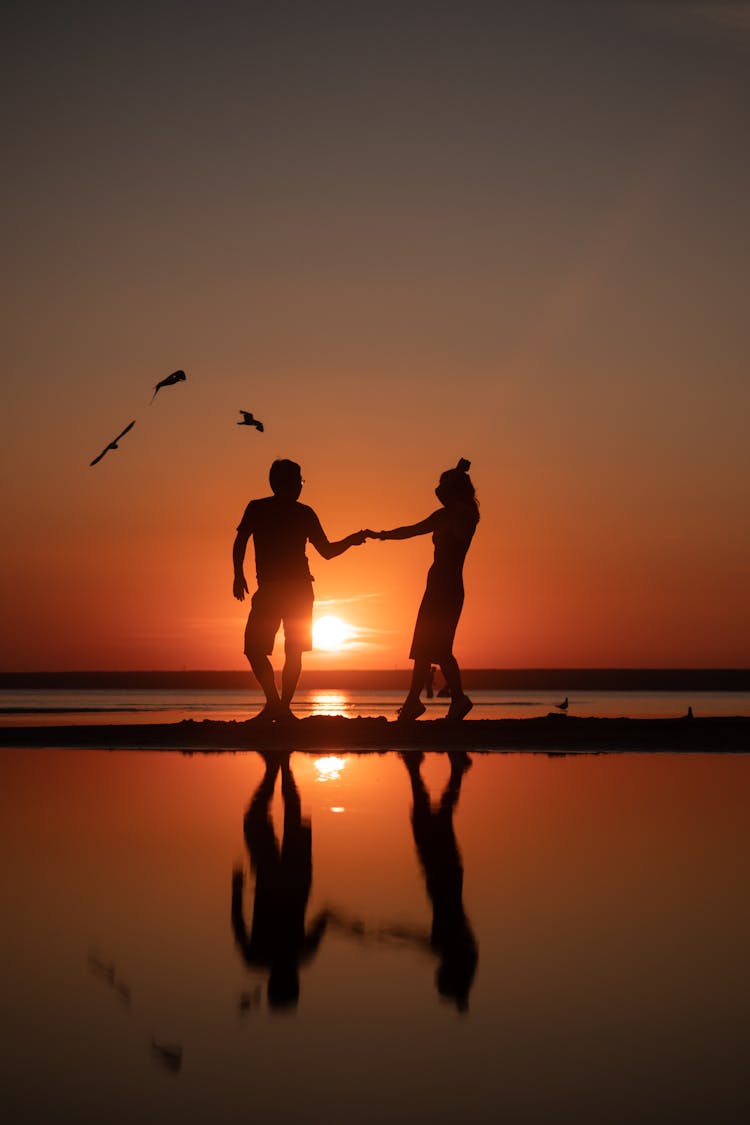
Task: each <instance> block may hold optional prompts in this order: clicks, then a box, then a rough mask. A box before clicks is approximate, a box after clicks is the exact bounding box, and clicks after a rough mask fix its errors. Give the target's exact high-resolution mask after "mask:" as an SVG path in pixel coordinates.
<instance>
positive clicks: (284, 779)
mask: <svg viewBox="0 0 750 1125" xmlns="http://www.w3.org/2000/svg"><path fill="white" fill-rule="evenodd" d="M279 772H281V793H282V796H283V798H284V833H283V837H282V842H281V847H280V848H279V845H278V842H277V840H276V835H275V833H274V830H273V824H272V823H271V809H270V804H271V798H272V796H273V791H274V789H275V787H276V779H277V777H278V775H279ZM244 827H245V842H246V844H247V849H248V853H249V856H250V866H251V867H252V869H253V870H254V872H255V900H254V904H253V921H252V925H251V927H250V932H249V933H248V930H247V926H246V924H245V918H244V915H243V911H242V891H243V881H244V880H243V875H242V871H241V870H240V869H237V870H235V871H234V872H233V874H232V929H233V931H234V936H235V940H236V942H237V945H238V947H239V949H240V952H241V953H242V956H243V958H244V960H245V962H246V964H247V965H248V966H250V967H251V968H262V969H267V970H268V971H269V977H268V1002H269V1004H270V1005H271V1007H273V1008H284V1007H291V1006H294V1005H296V1003H297V1000H298V999H299V967H300V965H301V964H304V963H305V962H306V961H309V960H311V959H312V957H313V956H314V955H315V953H316V952H317V949H318V946H319V945H320V941H321V939H322V937H323V933H324V931H325V928H326V924H327V921H328V917H327V915H326V914H325V913H322V914H319V915H318V916H317V917H316V918H315V919H313V921H312V923H311V925H310V928H309V930H305V911H306V910H307V900H308V897H309V895H310V887H311V885H312V832H311V829H310V824H309V822H303V820H302V810H301V805H300V799H299V793H298V791H297V786H296V785H295V783H294V778H293V776H292V771H291V769H290V767H289V755H288V754H285V755H281V756H276V757H273V758H272V757H271V756H268V757H266V772H265V775H264V777H263V779H262V780H261V782H260V784H259V786H258V788H257V790H256V791H255V794H254V795H253V798H252V800H251V802H250V804H249V806H248V809H247V812H246V813H245V824H244Z"/></svg>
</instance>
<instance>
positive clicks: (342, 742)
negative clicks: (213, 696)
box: [0, 714, 750, 753]
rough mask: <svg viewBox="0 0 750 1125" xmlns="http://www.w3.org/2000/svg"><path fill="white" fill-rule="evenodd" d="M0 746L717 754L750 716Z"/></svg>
mask: <svg viewBox="0 0 750 1125" xmlns="http://www.w3.org/2000/svg"><path fill="white" fill-rule="evenodd" d="M0 746H13V747H18V748H25V747H78V748H87V747H95V748H98V749H112V750H125V749H133V750H180V751H183V752H188V753H189V752H192V751H199V752H200V751H221V750H230V751H231V750H311V751H326V750H343V751H386V750H408V749H420V750H487V751H492V750H494V751H542V752H546V753H577V752H588V753H602V752H614V751H644V752H648V753H654V752H659V751H666V752H670V753H675V752H679V753H696V752H712V751H713V752H722V753H747V752H748V751H749V750H750V717H748V716H735V717H706V718H700V717H698V718H692V719H688V718H681V719H626V718H617V719H599V718H579V717H576V716H570V715H556V714H554V715H547V716H544V717H542V718H533V719H474V720H472V719H464V721H463V722H457V723H450V722H447V721H446V720H445V719H421V720H419V721H418V722H414V723H409V724H405V725H401V724H399V723H396V722H388V721H387V720H386V719H384V718H356V719H346V718H344V717H343V716H339V715H314V716H311V717H309V718H306V719H300V720H298V721H297V722H294V723H290V724H284V725H282V726H279V725H268V724H265V723H259V722H256V721H253V720H252V719H250V720H247V721H245V722H234V721H232V722H217V721H214V720H210V719H203V720H198V721H196V720H193V719H187V720H184V721H182V722H179V723H153V724H125V725H117V726H115V725H107V726H90V725H86V726H39V727H30V726H22V727H21V726H19V727H0Z"/></svg>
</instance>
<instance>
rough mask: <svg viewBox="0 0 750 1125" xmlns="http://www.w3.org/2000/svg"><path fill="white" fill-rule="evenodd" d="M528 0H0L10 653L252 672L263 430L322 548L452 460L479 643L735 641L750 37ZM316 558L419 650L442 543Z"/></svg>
mask: <svg viewBox="0 0 750 1125" xmlns="http://www.w3.org/2000/svg"><path fill="white" fill-rule="evenodd" d="M524 7H525V6H520V8H518V9H514V8H513V6H501V7H499V8H498V9H497V10H495V9H494V8H492V7H491V6H487V7H485V6H483V5H477V6H476V8H474V7H472V6H471V5H469V7H468V8H467V7H466V6H465V5H461V6H459V5H455V6H454V5H450V4H449V5H445V6H444V7H443V6H437V7H435V6H431V7H428V8H424V9H423V8H422V7H421V6H420V5H419V4H414V5H409V4H406V5H403V6H399V12H398V13H397V12H396V9H395V8H394V9H393V10H391V9H389V8H387V7H386V8H382V6H377V5H369V4H364V5H362V6H361V8H358V9H357V14H356V18H355V16H354V14H353V13H352V11H350V10H349V9H348V8H347V7H346V6H341V5H336V4H328V3H322V4H321V5H320V6H319V7H318V6H317V5H316V6H315V10H316V12H317V16H318V18H317V19H316V20H313V19H312V18H311V16H310V15H309V13H308V14H307V15H305V14H304V12H300V13H297V15H296V17H295V18H294V19H292V16H291V14H290V12H291V10H289V11H287V10H286V9H285V8H283V6H282V7H281V8H280V9H279V10H278V11H274V12H266V13H264V14H263V16H262V18H261V17H260V16H258V15H257V13H255V17H254V18H253V19H251V18H250V16H249V14H248V13H249V12H250V9H249V8H248V9H247V11H244V10H241V8H238V7H236V6H234V5H219V6H217V7H216V8H215V9H213V10H212V12H211V13H209V12H208V9H206V11H203V10H198V8H197V7H196V9H195V10H193V6H190V5H188V6H186V8H185V10H184V12H183V17H182V20H181V21H180V22H178V23H177V24H174V23H173V22H172V20H171V18H170V16H169V12H170V9H169V8H168V6H167V5H163V4H161V3H156V4H153V5H149V6H147V7H146V6H141V5H138V4H134V5H132V6H131V7H129V8H128V10H127V11H124V10H123V11H122V12H119V13H116V14H113V13H111V12H109V11H102V12H99V13H92V12H91V11H90V10H89V9H86V8H85V7H84V6H79V5H77V4H75V3H74V4H72V5H71V7H70V12H69V18H68V17H66V22H63V21H62V19H61V18H60V16H59V15H57V14H56V12H57V9H56V8H55V7H54V6H52V5H50V6H49V7H48V8H47V7H45V5H40V6H38V7H35V9H34V12H35V13H36V14H35V15H29V14H26V15H25V14H24V12H23V10H21V9H19V11H18V12H17V13H16V14H15V16H14V22H13V26H12V34H11V37H10V39H11V42H10V52H11V53H10V55H9V57H8V61H7V68H6V69H7V73H8V74H9V75H10V78H9V80H10V82H11V88H12V89H13V90H14V91H15V95H16V96H15V98H14V99H11V100H10V102H9V103H8V104H9V105H10V106H11V108H10V110H9V108H8V105H6V108H5V113H6V115H8V114H9V115H10V117H9V126H10V137H11V143H12V146H13V151H14V155H15V160H14V161H13V162H12V164H11V174H10V176H9V178H8V181H7V182H6V184H5V185H4V187H3V197H4V206H3V212H2V213H3V216H4V221H5V222H6V223H7V224H8V227H9V233H8V236H7V239H6V241H7V242H8V243H9V245H10V248H11V254H10V257H9V258H8V260H7V263H6V267H5V270H6V274H7V276H6V278H5V281H6V291H7V294H8V299H7V301H6V307H7V309H8V313H9V317H8V319H9V325H10V329H9V332H8V334H7V340H8V345H7V347H6V348H5V349H4V353H3V370H4V379H3V384H2V390H1V391H0V394H1V395H2V400H1V402H0V406H2V414H1V415H0V417H1V419H2V423H1V424H2V433H3V441H2V450H1V451H0V457H2V464H3V480H4V483H5V487H4V489H3V494H2V499H1V500H0V504H1V511H2V526H3V528H4V535H3V551H2V556H1V557H0V575H1V579H2V580H1V582H0V591H1V593H0V597H1V598H2V622H3V629H2V643H1V644H0V669H4V670H39V669H49V670H55V669H83V668H86V669H95V668H111V669H127V668H133V669H151V668H153V669H159V668H175V669H179V668H217V669H224V668H238V667H242V666H243V663H244V658H243V656H242V629H243V623H244V617H245V613H246V609H245V608H243V607H242V606H240V605H239V604H238V603H236V602H235V601H234V600H233V599H232V597H231V559H230V552H231V544H232V538H233V534H234V528H235V526H236V524H237V522H238V521H239V518H240V516H241V514H242V511H243V509H244V506H245V504H246V503H247V501H248V500H249V499H250V498H251V497H253V496H259V495H264V494H266V493H267V491H268V489H267V471H268V466H269V464H270V462H271V461H272V460H273V459H274V458H275V457H291V458H293V459H295V460H297V461H299V462H300V463H301V464H302V468H303V475H304V477H305V478H306V481H307V484H306V486H305V489H304V492H303V496H302V499H303V500H305V501H306V502H307V503H310V504H311V505H312V506H313V507H314V508H315V509H316V511H317V512H318V514H319V515H320V517H321V520H322V522H323V526H324V528H325V529H326V531H327V533H328V534H329V536H330V537H331V538H338V537H340V536H342V535H344V534H347V533H348V532H350V531H352V530H354V529H355V528H358V527H361V526H372V527H376V528H378V527H382V526H393V525H396V524H399V523H403V522H412V521H414V520H416V519H419V518H421V517H423V516H425V515H427V514H428V513H429V512H430V511H431V510H432V509H433V507H435V505H436V502H435V500H434V496H433V489H434V486H435V484H436V482H437V477H438V475H439V473H440V472H441V471H442V470H443V469H445V468H447V467H449V466H451V465H453V464H455V462H456V460H457V459H458V457H460V456H465V457H468V458H469V459H470V460H471V461H472V475H473V478H474V481H475V484H476V486H477V490H478V495H479V499H480V503H481V510H482V522H481V524H480V526H479V530H478V532H477V536H476V539H475V542H474V545H473V546H472V549H471V552H470V554H469V557H468V560H467V564H466V571H465V579H466V589H467V598H466V605H465V610H464V615H463V618H462V621H461V624H460V626H459V632H458V636H457V645H456V652H457V655H458V657H459V660H460V661H461V662H462V663H463V664H464V665H465V666H467V667H480V666H490V667H507V666H525V667H529V666H532V667H533V666H539V667H550V666H569V667H574V666H703V665H705V666H745V667H747V666H750V593H748V591H749V590H750V582H749V581H748V578H749V577H750V530H748V528H749V527H750V521H748V519H747V513H748V499H749V498H750V497H749V495H748V494H749V493H750V454H749V453H748V449H749V448H750V447H749V445H748V441H747V435H746V426H747V418H748V416H750V411H749V409H748V408H749V407H750V389H749V387H750V384H749V382H748V379H747V371H746V367H747V355H748V351H749V349H748V344H750V336H749V333H748V322H747V316H746V310H745V303H746V299H745V293H746V269H747V261H748V260H750V253H749V251H750V246H749V245H748V240H749V237H750V236H749V235H748V228H747V222H746V200H747V198H748V195H750V164H749V162H748V159H747V144H746V136H747V122H748V114H749V111H750V99H749V98H748V87H747V82H746V74H747V64H748V48H749V47H750V27H748V26H745V24H744V22H743V19H742V13H741V11H740V10H739V8H738V6H737V5H730V4H726V5H724V4H718V5H714V6H712V9H711V11H709V9H708V8H707V6H705V5H680V4H676V5H668V6H661V5H660V6H658V7H659V8H661V11H660V12H659V13H656V12H654V13H652V16H649V15H648V12H647V11H646V6H643V5H635V6H632V5H614V6H612V8H611V10H609V11H608V12H607V13H606V14H605V13H604V12H602V11H601V10H600V11H599V12H598V13H596V12H595V11H592V10H591V8H590V7H587V6H583V7H581V6H580V5H575V4H571V5H560V4H558V5H557V6H553V5H546V4H543V3H538V4H535V5H532V6H531V7H533V9H534V12H533V16H534V18H533V19H532V18H531V15H530V14H529V13H528V12H527V14H526V15H524V11H523V10H522V9H524ZM526 7H527V6H526ZM667 8H668V9H669V10H668V11H667V10H666V9H667ZM574 9H575V10H574ZM719 16H721V17H722V18H721V19H720V18H718V17H719ZM657 17H658V18H657ZM178 367H182V368H184V369H185V370H186V371H187V374H188V380H187V382H186V383H185V384H182V385H179V386H176V387H172V388H167V389H165V390H164V391H162V392H161V393H160V395H159V397H158V398H157V399H156V401H155V402H154V403H153V405H152V406H149V405H148V401H149V398H150V395H151V391H152V388H153V385H154V384H155V383H156V382H157V380H159V379H160V378H162V377H163V376H164V375H166V374H168V373H169V372H170V371H172V370H174V369H175V368H178ZM240 408H244V409H247V410H252V411H254V412H255V413H256V414H257V416H258V417H259V418H261V419H262V420H263V421H264V422H265V425H266V431H265V433H264V434H258V433H257V432H256V431H254V430H247V429H244V428H237V427H236V426H235V421H236V419H237V418H238V417H239V415H238V413H237V412H238V410H239V409H240ZM133 418H135V419H137V422H136V426H135V428H134V430H133V431H132V432H131V433H130V434H128V435H127V436H126V438H124V439H123V442H122V445H121V448H120V450H119V451H117V452H115V453H110V454H108V455H107V457H106V458H105V459H104V460H103V461H102V462H101V463H100V464H99V465H97V466H96V467H94V468H89V465H88V462H89V461H90V460H91V459H92V457H94V455H95V454H97V453H98V452H99V451H100V450H101V449H102V447H103V446H104V445H105V444H106V442H107V441H108V440H109V439H110V438H111V437H113V436H114V435H115V434H116V433H117V432H118V431H119V430H120V429H122V428H123V427H124V426H125V425H126V424H127V423H128V422H129V421H130V420H131V419H133ZM310 553H311V563H312V570H313V574H314V575H315V578H316V595H317V599H318V604H319V609H320V612H329V613H337V614H338V615H340V616H341V617H344V618H346V619H347V620H348V621H350V622H351V623H352V624H353V625H354V626H355V627H356V628H357V630H359V640H358V641H357V643H356V644H354V645H353V646H351V647H350V649H349V650H348V651H347V652H346V653H343V654H336V655H335V656H331V655H326V654H319V655H318V654H314V655H312V656H310V657H309V659H308V661H307V666H308V667H316V666H317V667H332V666H339V665H344V664H345V665H347V666H357V667H373V668H376V667H384V668H390V667H394V666H398V667H405V666H406V665H407V663H408V649H409V642H410V636H411V629H412V626H413V621H414V616H415V612H416V608H417V605H418V602H419V598H420V596H421V592H422V588H423V583H424V576H425V573H426V570H427V567H428V565H429V562H430V556H431V548H430V543H429V541H428V540H427V539H422V540H415V541H412V542H409V543H379V542H373V543H369V544H368V545H366V546H364V547H362V548H359V549H354V550H352V551H350V552H349V553H348V554H347V555H346V556H344V557H343V558H340V559H338V560H334V561H331V562H324V561H323V560H320V559H318V558H317V556H315V554H314V552H313V551H312V550H311V552H310ZM251 574H252V560H251V559H250V560H249V566H248V576H250V575H251Z"/></svg>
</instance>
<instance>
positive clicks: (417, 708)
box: [396, 699, 427, 723]
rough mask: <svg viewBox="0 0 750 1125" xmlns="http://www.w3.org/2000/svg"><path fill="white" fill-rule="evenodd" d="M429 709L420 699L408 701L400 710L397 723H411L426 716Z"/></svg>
mask: <svg viewBox="0 0 750 1125" xmlns="http://www.w3.org/2000/svg"><path fill="white" fill-rule="evenodd" d="M426 710H427V708H426V707H425V705H424V703H422V702H420V700H419V699H407V700H405V701H404V703H403V704H402V706H401V707H399V710H398V718H397V719H396V722H397V723H411V722H413V721H414V720H415V719H418V718H419V716H420V715H424V713H425V711H426Z"/></svg>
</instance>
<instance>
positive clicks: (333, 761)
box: [313, 754, 346, 781]
mask: <svg viewBox="0 0 750 1125" xmlns="http://www.w3.org/2000/svg"><path fill="white" fill-rule="evenodd" d="M313 765H314V766H315V769H316V771H317V774H318V776H317V777H316V778H315V780H316V781H338V780H339V778H340V777H341V771H342V770H343V768H344V766H345V765H346V758H336V757H335V756H334V755H333V754H329V755H328V756H327V757H325V758H316V759H315V761H314V762H313Z"/></svg>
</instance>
